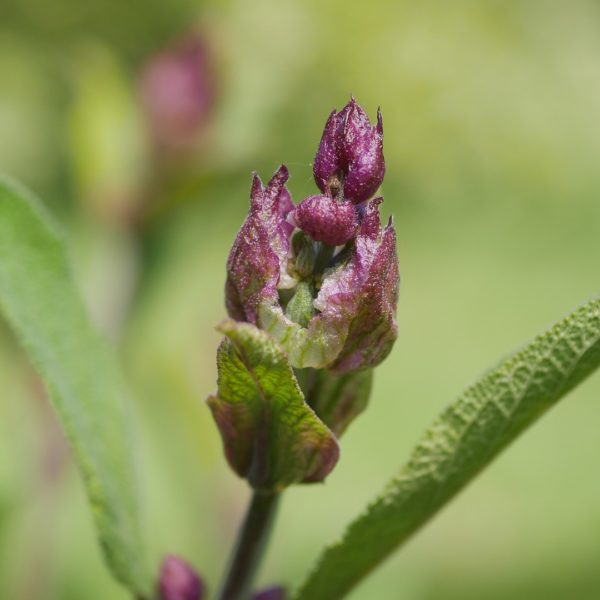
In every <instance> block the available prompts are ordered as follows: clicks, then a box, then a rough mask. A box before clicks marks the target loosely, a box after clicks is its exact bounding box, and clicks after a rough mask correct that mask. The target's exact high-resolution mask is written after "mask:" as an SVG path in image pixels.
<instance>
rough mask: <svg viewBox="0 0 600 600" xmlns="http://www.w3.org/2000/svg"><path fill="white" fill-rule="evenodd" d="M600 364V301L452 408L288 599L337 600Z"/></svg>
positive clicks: (547, 335)
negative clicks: (333, 599)
mask: <svg viewBox="0 0 600 600" xmlns="http://www.w3.org/2000/svg"><path fill="white" fill-rule="evenodd" d="M599 365H600V300H594V301H592V302H590V303H588V304H587V305H585V306H583V307H581V308H580V309H578V310H577V311H575V312H574V313H572V314H571V315H570V316H568V317H567V318H565V319H564V320H562V321H560V322H559V323H558V324H557V325H555V326H554V327H553V328H552V329H551V330H550V331H548V332H547V333H545V334H544V335H542V336H540V337H538V338H536V339H535V340H534V341H533V342H531V343H530V344H529V345H528V346H527V347H525V348H524V349H523V350H521V351H520V352H517V353H516V354H514V355H513V356H511V357H510V358H508V359H507V360H505V361H504V362H503V363H502V364H501V365H500V366H499V367H497V368H495V369H493V370H492V371H490V372H489V373H487V374H486V375H485V376H484V377H483V378H482V379H481V380H479V381H478V382H477V383H476V384H475V385H473V386H471V387H470V388H468V389H467V390H466V391H465V392H464V393H463V395H462V396H461V397H460V398H459V399H458V400H457V401H456V402H455V403H454V404H452V405H450V406H449V407H448V408H447V409H446V410H445V411H444V412H443V413H442V415H441V416H440V417H439V419H438V420H437V421H436V422H435V423H434V424H433V426H432V427H431V428H430V429H429V430H428V431H427V432H426V433H425V435H424V437H423V438H422V440H421V442H420V443H419V444H418V445H417V447H416V448H415V450H414V451H413V453H412V456H411V457H410V459H409V462H408V464H406V466H405V467H404V469H403V470H402V471H401V473H400V475H399V476H398V477H397V478H395V479H393V480H392V481H391V482H390V483H389V484H388V485H387V487H386V488H385V489H384V491H383V493H382V494H381V496H380V497H379V498H378V499H376V500H375V501H374V502H373V503H372V504H371V505H370V506H368V508H367V509H366V511H365V512H364V513H363V514H362V515H361V516H359V517H358V518H357V519H356V520H355V521H354V522H352V523H351V524H350V526H349V527H348V529H347V530H346V532H345V534H344V536H343V537H342V539H341V540H340V541H339V542H337V543H336V544H334V545H332V546H329V547H328V548H326V549H325V551H324V552H323V554H322V555H321V557H320V558H319V560H318V561H317V563H316V566H315V568H314V569H313V570H312V572H311V573H310V574H309V576H308V578H307V580H306V581H305V582H304V584H303V585H302V586H301V588H300V590H299V591H298V592H297V593H296V595H295V596H294V598H295V599H296V600H330V599H331V598H336V600H337V599H339V598H342V597H343V596H344V595H345V594H346V593H347V592H348V591H349V590H350V589H351V588H352V587H353V586H354V585H356V584H357V583H358V582H359V581H360V580H361V579H362V578H364V577H365V576H366V575H367V574H368V573H369V572H370V571H372V570H373V569H374V568H375V567H376V566H377V565H378V564H379V563H381V562H382V561H383V560H384V559H385V558H386V557H388V556H389V555H390V554H391V553H392V552H393V551H394V550H395V549H396V548H397V547H398V546H399V545H400V544H402V543H403V542H405V541H406V540H407V539H408V538H409V537H410V536H411V535H412V534H413V533H414V532H415V531H416V530H417V529H418V528H419V527H421V526H422V525H423V524H424V523H425V522H426V521H428V520H429V519H430V518H431V517H432V516H433V515H434V514H435V513H436V512H437V511H438V510H439V509H440V508H441V507H442V506H443V505H444V504H446V503H447V502H448V501H449V500H450V499H451V498H452V497H453V496H454V495H455V494H456V493H457V492H458V491H459V490H460V489H461V488H463V487H464V486H465V485H466V484H467V483H468V482H469V481H470V480H471V479H473V477H475V475H477V474H478V473H479V472H480V471H481V470H482V469H483V468H484V467H485V466H486V465H487V464H488V463H489V462H490V461H491V460H492V459H493V458H494V457H495V456H496V455H497V454H498V453H499V452H500V451H501V450H502V449H503V448H505V447H506V446H507V445H508V444H510V442H512V441H513V440H514V439H515V438H516V437H517V436H518V435H519V434H520V433H521V432H522V431H523V430H524V429H526V428H527V427H528V426H529V425H531V424H532V423H533V422H534V421H535V420H536V419H538V418H539V417H540V416H541V415H542V414H543V413H544V412H546V410H548V409H549V408H550V407H551V406H552V405H553V404H554V403H555V402H557V401H558V400H559V399H560V398H562V397H563V396H564V395H565V394H567V393H568V392H569V391H570V390H571V389H572V388H574V387H575V386H576V385H577V384H578V383H579V382H581V381H582V380H583V379H584V378H585V377H587V376H588V375H590V374H591V373H592V372H593V371H594V370H595V369H597V368H598V366H599Z"/></svg>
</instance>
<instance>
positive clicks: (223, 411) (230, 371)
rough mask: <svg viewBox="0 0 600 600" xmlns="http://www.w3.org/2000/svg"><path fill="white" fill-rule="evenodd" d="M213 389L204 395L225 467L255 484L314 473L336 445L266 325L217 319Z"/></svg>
mask: <svg viewBox="0 0 600 600" xmlns="http://www.w3.org/2000/svg"><path fill="white" fill-rule="evenodd" d="M219 330H220V331H221V332H223V333H224V334H225V336H226V339H225V340H224V341H223V343H222V344H221V346H220V347H219V351H218V356H217V365H218V369H219V382H218V384H219V391H218V394H217V395H216V396H211V397H210V398H209V399H208V404H209V406H210V409H211V410H212V413H213V417H214V418H215V421H216V422H217V425H218V427H219V430H220V432H221V437H222V438H223V445H224V448H225V455H226V457H227V460H228V461H229V464H230V465H231V468H232V469H233V470H234V471H235V472H236V473H237V474H238V475H240V476H241V477H245V478H247V479H248V481H249V482H250V484H251V485H252V486H253V487H254V488H256V489H261V490H278V489H282V488H284V487H285V486H287V485H290V484H292V483H298V482H304V483H311V482H316V481H322V480H323V479H324V478H325V477H326V476H327V475H328V474H329V472H330V471H331V469H333V467H334V466H335V463H336V462H337V459H338V456H339V449H338V445H337V442H336V440H335V437H334V436H333V434H332V433H331V431H330V430H329V429H328V428H327V427H326V426H325V425H324V424H323V423H322V421H321V420H320V419H319V418H318V417H317V416H316V415H315V413H314V412H313V410H312V409H311V408H310V407H309V406H308V405H307V404H306V402H304V397H303V396H302V392H301V391H300V388H299V387H298V383H297V381H296V378H295V377H294V374H293V372H292V368H291V367H290V365H289V363H288V361H287V357H286V355H285V354H284V353H283V351H282V350H281V348H280V346H279V344H277V342H276V341H275V340H274V339H273V338H271V336H269V335H268V334H267V333H265V332H264V331H261V330H260V329H257V328H256V327H255V326H254V325H251V324H249V323H237V322H235V321H231V320H228V321H225V322H224V323H222V324H221V325H220V327H219Z"/></svg>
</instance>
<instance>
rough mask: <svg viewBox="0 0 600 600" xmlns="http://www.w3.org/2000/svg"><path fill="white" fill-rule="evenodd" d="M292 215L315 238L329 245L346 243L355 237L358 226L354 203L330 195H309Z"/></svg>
mask: <svg viewBox="0 0 600 600" xmlns="http://www.w3.org/2000/svg"><path fill="white" fill-rule="evenodd" d="M290 216H291V220H292V221H293V222H294V223H295V225H296V226H297V227H299V228H300V229H301V230H302V231H304V233H307V234H308V235H309V236H310V237H311V238H312V239H313V240H315V241H316V242H323V243H324V244H328V245H329V246H340V245H342V244H345V243H346V242H348V241H349V240H351V239H352V238H353V237H354V235H355V234H356V229H357V227H358V220H357V212H356V208H355V207H354V205H353V204H352V203H351V202H347V201H342V202H338V201H337V200H335V199H333V198H331V197H330V196H309V197H308V198H306V199H305V200H303V201H302V202H301V203H300V205H299V206H298V208H297V209H296V210H295V211H293V212H292V213H291V214H290Z"/></svg>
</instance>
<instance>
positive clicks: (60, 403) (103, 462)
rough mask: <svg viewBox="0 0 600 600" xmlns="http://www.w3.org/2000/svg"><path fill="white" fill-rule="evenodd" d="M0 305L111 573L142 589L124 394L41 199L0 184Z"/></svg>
mask: <svg viewBox="0 0 600 600" xmlns="http://www.w3.org/2000/svg"><path fill="white" fill-rule="evenodd" d="M0 310H1V312H2V314H3V315H4V316H5V317H6V319H7V321H8V322H9V324H10V325H11V326H12V328H13V329H14V330H15V332H16V334H17V335H18V337H19V339H20V340H21V342H22V344H23V346H24V348H25V350H26V351H27V353H28V355H29V357H30V359H31V361H32V363H33V364H34V366H35V368H36V369H37V371H38V372H39V373H40V375H41V376H42V378H43V380H44V382H45V384H46V386H47V388H48V392H49V395H50V398H51V401H52V405H53V407H54V409H55V410H56V412H57V414H58V417H59V419H60V422H61V423H62V426H63V427H64V429H65V432H66V435H67V437H68V439H69V441H70V443H71V446H72V448H73V451H74V455H75V458H76V460H77V463H78V465H79V469H80V471H81V474H82V476H83V479H84V482H85V487H86V491H87V496H88V499H89V502H90V505H91V509H92V514H93V517H94V520H95V523H96V527H97V532H98V538H99V541H100V544H101V546H102V549H103V551H104V555H105V558H106V561H107V563H108V566H109V567H110V569H111V571H112V573H113V575H114V576H115V578H116V579H117V580H118V581H120V582H121V583H123V584H124V585H126V586H127V587H129V588H130V589H131V590H133V591H134V592H135V593H136V594H140V595H144V594H147V593H149V591H150V589H151V585H152V584H151V581H150V580H149V578H148V575H147V573H146V568H145V564H144V560H143V554H144V552H143V546H142V543H141V540H140V538H141V535H140V525H139V521H138V508H137V498H136V489H135V480H136V472H135V464H134V458H133V449H132V446H131V443H132V442H131V424H130V421H129V415H128V413H127V406H126V404H127V402H128V399H127V394H126V392H125V386H124V384H123V382H122V380H121V377H120V375H119V370H118V368H117V365H116V361H115V359H114V357H113V354H112V352H111V351H110V349H109V347H108V345H107V344H106V343H105V342H104V341H103V340H102V339H101V337H100V336H99V335H98V334H97V333H96V332H95V331H94V329H93V328H92V326H91V325H90V322H89V320H88V317H87V315H86V312H85V309H84V306H83V303H82V301H81V299H80V297H79V294H78V293H77V290H76V287H75V285H74V283H73V280H72V278H71V273H70V270H69V266H68V261H67V258H66V252H65V248H64V244H63V240H62V239H61V236H60V233H59V232H58V230H57V228H56V226H55V225H54V224H53V222H52V221H51V219H49V217H48V216H47V215H46V214H45V212H44V210H43V207H42V206H41V204H40V203H39V202H38V201H37V200H36V199H35V198H33V197H32V196H31V195H30V194H29V193H28V192H27V191H25V190H24V189H22V188H21V187H20V186H18V185H16V184H13V183H9V182H7V181H6V180H0Z"/></svg>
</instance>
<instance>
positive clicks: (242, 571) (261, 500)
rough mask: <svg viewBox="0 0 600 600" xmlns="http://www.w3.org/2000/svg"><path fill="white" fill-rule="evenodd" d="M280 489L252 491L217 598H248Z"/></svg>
mask: <svg viewBox="0 0 600 600" xmlns="http://www.w3.org/2000/svg"><path fill="white" fill-rule="evenodd" d="M280 495H281V494H280V493H279V492H260V491H256V490H255V491H254V493H253V494H252V498H251V500H250V505H249V506H248V510H247V512H246V517H245V518H244V523H243V525H242V527H241V529H240V532H239V534H238V539H237V543H236V546H235V549H234V551H233V555H232V558H231V562H230V564H229V568H228V570H227V576H226V577H225V580H224V582H223V585H222V587H221V591H220V593H219V595H218V598H219V600H248V597H249V593H250V587H251V585H252V581H253V579H254V575H255V573H256V570H257V568H258V566H259V563H260V560H261V558H262V556H263V554H264V551H265V548H266V545H267V541H268V539H269V534H270V532H271V526H272V524H273V520H274V518H275V512H276V509H277V505H278V503H279V497H280Z"/></svg>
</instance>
